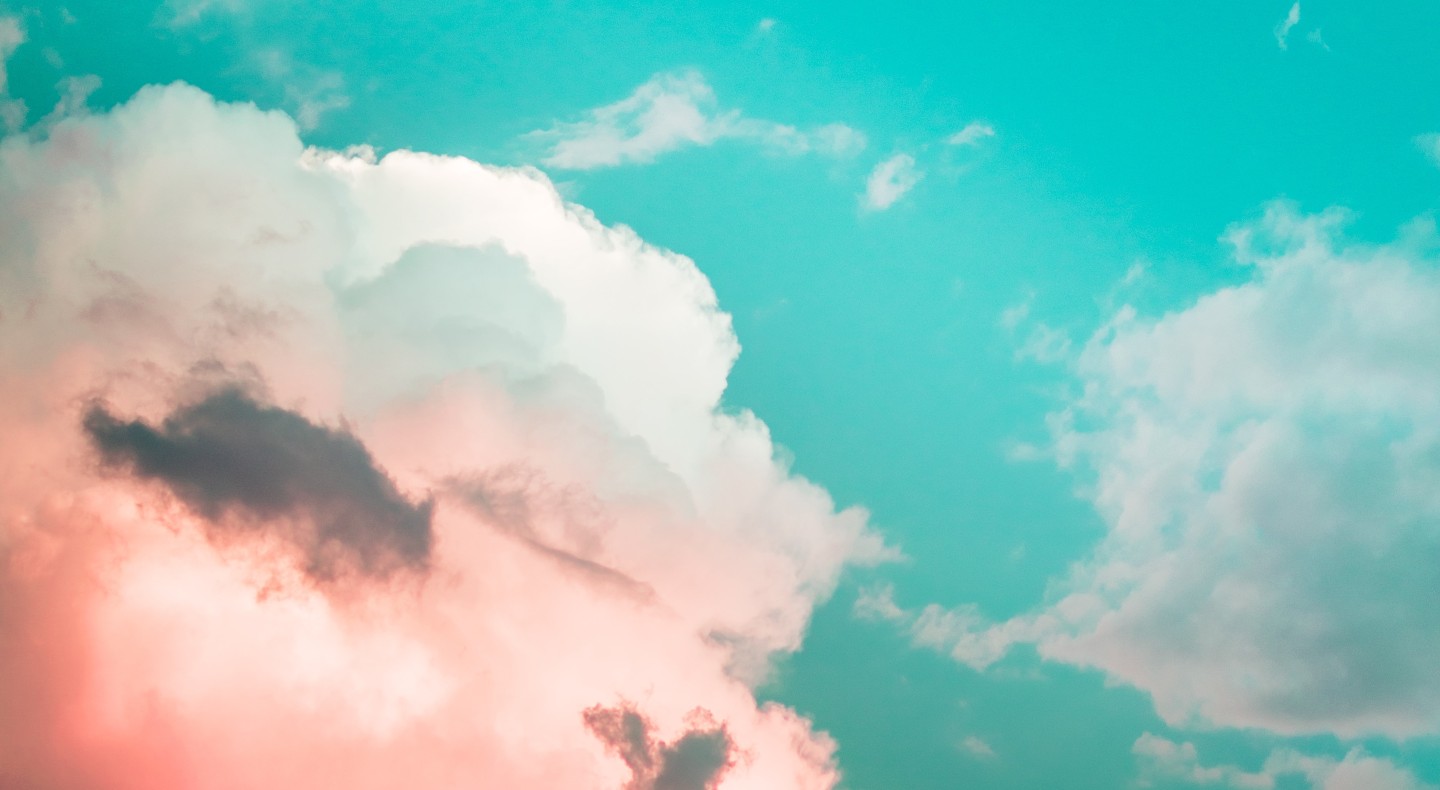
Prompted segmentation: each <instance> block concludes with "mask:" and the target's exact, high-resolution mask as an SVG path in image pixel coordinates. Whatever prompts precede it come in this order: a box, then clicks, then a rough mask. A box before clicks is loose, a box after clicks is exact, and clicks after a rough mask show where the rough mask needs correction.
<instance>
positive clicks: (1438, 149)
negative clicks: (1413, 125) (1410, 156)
mask: <svg viewBox="0 0 1440 790" xmlns="http://www.w3.org/2000/svg"><path fill="white" fill-rule="evenodd" d="M1415 144H1416V145H1417V146H1419V147H1420V150H1421V151H1423V152H1424V153H1425V156H1427V157H1429V158H1430V161H1431V162H1433V163H1434V164H1436V165H1440V134H1422V135H1420V136H1419V137H1416V138H1415Z"/></svg>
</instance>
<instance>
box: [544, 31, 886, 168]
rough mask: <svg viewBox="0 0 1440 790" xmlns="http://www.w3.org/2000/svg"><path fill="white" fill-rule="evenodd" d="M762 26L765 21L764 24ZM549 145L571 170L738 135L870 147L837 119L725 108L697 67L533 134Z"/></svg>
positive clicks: (557, 161)
mask: <svg viewBox="0 0 1440 790" xmlns="http://www.w3.org/2000/svg"><path fill="white" fill-rule="evenodd" d="M761 29H762V30H763V29H764V20H762V22H761ZM527 136H528V137H529V138H530V139H533V140H537V141H541V142H543V143H544V144H545V145H546V148H547V150H546V152H545V154H544V156H543V158H542V160H541V161H542V162H544V163H545V164H546V165H549V166H551V167H556V168H562V169H567V170H593V169H597V168H602V167H614V166H617V165H623V164H644V163H647V162H653V161H655V160H656V159H657V158H659V157H660V156H661V155H662V154H666V153H670V152H672V151H676V150H679V149H681V148H687V147H691V146H708V145H712V144H714V143H716V142H718V141H720V140H724V139H733V140H743V141H747V142H751V143H754V144H757V145H761V146H763V147H765V148H767V149H769V150H771V151H774V152H776V153H781V154H786V155H801V154H808V153H817V154H821V155H824V156H836V157H840V156H849V155H852V154H855V153H858V152H859V151H860V150H862V149H863V148H864V147H865V144H866V140H865V135H864V134H862V133H861V132H859V131H857V130H855V129H853V128H851V127H849V126H846V125H845V124H840V123H832V124H826V125H823V126H818V127H815V128H812V129H810V130H808V131H807V130H802V129H799V128H797V127H795V126H791V125H789V124H784V123H779V122H776V121H770V120H765V119H761V118H750V117H747V116H746V115H745V114H744V113H742V112H741V111H740V110H738V109H728V110H726V109H721V108H720V106H719V102H718V101H717V100H716V97H715V92H714V90H713V89H712V88H711V87H710V84H709V83H708V82H706V80H705V77H704V76H703V75H701V74H700V73H699V72H698V71H694V70H689V69H687V70H683V71H675V72H667V73H663V74H657V75H655V76H653V77H651V78H650V79H649V80H648V81H647V82H645V84H643V85H641V86H640V87H638V88H636V89H635V90H634V91H633V92H632V93H631V94H630V95H629V96H627V97H625V98H624V99H621V100H620V101H617V102H614V103H612V104H607V105H604V106H603V107H597V108H595V109H593V110H590V111H589V112H588V113H587V114H586V115H585V117H584V118H582V119H581V120H578V121H569V122H561V123H557V124H556V125H554V126H553V127H551V128H549V129H543V130H539V131H535V132H531V133H530V134H529V135H527Z"/></svg>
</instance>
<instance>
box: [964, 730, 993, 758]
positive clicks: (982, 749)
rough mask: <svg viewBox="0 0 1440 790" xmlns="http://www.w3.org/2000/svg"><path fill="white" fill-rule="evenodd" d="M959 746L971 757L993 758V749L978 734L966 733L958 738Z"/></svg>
mask: <svg viewBox="0 0 1440 790" xmlns="http://www.w3.org/2000/svg"><path fill="white" fill-rule="evenodd" d="M960 748H961V749H963V750H965V752H966V753H968V754H969V755H970V756H972V757H978V758H979V759H981V760H994V759H995V749H994V747H992V746H991V745H990V744H989V743H988V742H986V740H985V739H984V738H981V737H980V736H978V735H967V736H965V737H964V738H962V739H961V740H960Z"/></svg>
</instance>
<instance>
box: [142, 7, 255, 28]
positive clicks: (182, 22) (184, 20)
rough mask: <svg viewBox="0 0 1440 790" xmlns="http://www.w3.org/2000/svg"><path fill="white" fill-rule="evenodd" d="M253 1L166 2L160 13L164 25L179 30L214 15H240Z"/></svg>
mask: <svg viewBox="0 0 1440 790" xmlns="http://www.w3.org/2000/svg"><path fill="white" fill-rule="evenodd" d="M254 1H255V0H166V1H165V4H164V6H163V10H162V12H161V16H162V19H163V20H164V22H165V24H166V25H168V26H169V27H171V28H175V29H179V28H185V27H190V26H192V25H195V24H198V23H199V22H200V21H201V20H203V19H205V18H206V17H208V16H212V15H215V14H240V13H243V12H245V11H248V10H249V9H250V5H251V3H252V2H254Z"/></svg>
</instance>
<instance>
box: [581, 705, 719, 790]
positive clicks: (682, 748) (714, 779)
mask: <svg viewBox="0 0 1440 790" xmlns="http://www.w3.org/2000/svg"><path fill="white" fill-rule="evenodd" d="M584 717H585V726H586V727H588V728H589V729H590V731H591V732H592V733H594V734H595V737H597V738H599V739H600V741H601V742H602V743H604V744H605V746H606V748H607V749H609V750H610V751H611V752H612V753H613V754H615V755H616V756H617V757H619V758H620V759H621V760H624V761H625V765H627V766H629V768H630V774H631V779H630V782H629V783H628V784H626V785H625V790H713V788H715V787H718V786H719V784H720V780H721V779H723V778H724V777H725V773H726V772H727V771H729V770H730V768H731V766H733V765H734V764H735V742H734V741H733V740H731V738H730V733H729V731H728V730H726V728H725V725H723V724H716V723H715V722H714V720H713V719H712V718H711V717H710V714H709V713H708V712H706V711H704V710H697V711H696V712H695V713H694V714H692V722H691V726H690V729H689V730H687V731H686V732H685V734H684V735H681V736H680V737H679V738H677V739H675V740H674V741H672V742H670V743H665V742H661V741H657V740H655V737H654V735H653V730H654V726H653V725H652V724H651V723H650V720H649V719H647V718H645V716H644V714H642V713H640V712H639V711H638V710H636V709H635V706H633V705H631V704H630V703H621V704H619V705H616V706H614V707H609V708H607V707H604V706H601V705H596V706H595V707H593V708H590V709H588V710H586V711H585V714H584Z"/></svg>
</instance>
